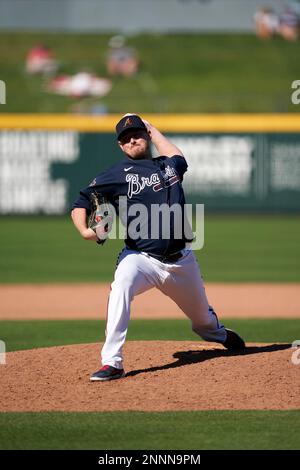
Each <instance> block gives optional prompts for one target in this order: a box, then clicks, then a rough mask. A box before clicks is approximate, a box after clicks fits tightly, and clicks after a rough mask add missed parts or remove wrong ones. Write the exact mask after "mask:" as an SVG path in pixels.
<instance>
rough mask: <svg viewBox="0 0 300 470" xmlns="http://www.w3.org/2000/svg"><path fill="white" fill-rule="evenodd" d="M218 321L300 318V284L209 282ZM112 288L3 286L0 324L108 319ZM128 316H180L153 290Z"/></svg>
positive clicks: (134, 303) (1, 288)
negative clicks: (30, 321) (109, 296)
mask: <svg viewBox="0 0 300 470" xmlns="http://www.w3.org/2000/svg"><path fill="white" fill-rule="evenodd" d="M206 291H207V295H208V299H209V301H210V302H211V304H212V305H213V306H214V308H215V310H216V312H217V313H218V315H219V316H220V317H221V318H225V317H230V318H253V317H256V318H299V315H300V284H299V283H298V284H297V283H294V284H284V283H283V284H275V283H273V284H272V283H262V284H257V283H246V284H244V283H241V284H225V283H207V285H206ZM109 292H110V284H108V283H107V284H100V283H99V284H2V285H0V298H1V303H0V320H29V319H40V320H43V319H44V320H48V319H53V320H54V319H57V320H62V319H67V318H68V319H75V318H77V319H79V318H80V319H100V318H105V317H106V308H107V299H108V295H109ZM131 317H132V318H153V319H155V318H184V314H183V313H182V311H181V310H180V308H179V307H178V306H177V305H176V304H175V303H174V302H173V301H172V300H171V299H169V298H168V297H166V296H165V295H163V294H162V293H161V292H160V291H159V290H157V289H151V290H149V291H148V292H145V293H144V294H142V295H138V296H137V297H136V298H135V299H134V301H133V303H132V311H131Z"/></svg>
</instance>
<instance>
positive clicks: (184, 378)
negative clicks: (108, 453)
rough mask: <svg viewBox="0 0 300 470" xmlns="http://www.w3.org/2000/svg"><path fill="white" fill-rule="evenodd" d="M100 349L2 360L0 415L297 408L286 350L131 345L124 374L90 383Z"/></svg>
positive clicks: (296, 379)
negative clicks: (59, 412) (11, 413)
mask: <svg viewBox="0 0 300 470" xmlns="http://www.w3.org/2000/svg"><path fill="white" fill-rule="evenodd" d="M101 346H102V345H99V344H80V345H72V346H61V347H52V348H43V349H34V350H27V351H16V352H12V353H8V354H7V358H6V359H7V361H6V362H7V363H6V365H0V390H1V400H0V411H54V410H55V411H114V410H144V411H167V410H210V409H215V410H216V409H296V408H299V407H300V394H299V388H300V374H299V367H300V366H296V365H293V364H292V362H291V355H292V351H293V350H292V349H291V348H290V345H287V344H249V347H248V349H247V351H246V352H245V353H243V354H236V353H235V354H233V353H230V352H228V351H226V350H225V349H224V348H223V347H222V346H219V345H215V344H213V343H211V344H208V343H203V342H191V341H132V342H127V343H126V345H125V350H124V352H125V359H126V364H125V365H126V371H127V375H126V377H125V378H124V379H120V380H115V381H110V382H96V383H95V382H90V381H89V376H90V373H92V372H94V371H95V370H97V369H98V368H99V362H98V360H97V359H98V357H99V352H100V347H101Z"/></svg>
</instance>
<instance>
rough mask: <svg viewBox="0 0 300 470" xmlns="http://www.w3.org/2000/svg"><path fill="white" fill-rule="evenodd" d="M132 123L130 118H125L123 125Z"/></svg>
mask: <svg viewBox="0 0 300 470" xmlns="http://www.w3.org/2000/svg"><path fill="white" fill-rule="evenodd" d="M131 125H132V120H131V119H130V118H127V119H126V121H125V123H124V125H123V127H126V126H131Z"/></svg>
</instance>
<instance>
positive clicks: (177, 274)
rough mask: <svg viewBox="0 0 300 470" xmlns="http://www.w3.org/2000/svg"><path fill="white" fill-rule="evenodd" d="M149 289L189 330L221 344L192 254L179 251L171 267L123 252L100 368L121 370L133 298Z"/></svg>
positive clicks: (222, 330) (111, 297)
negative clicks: (177, 310) (159, 295)
mask: <svg viewBox="0 0 300 470" xmlns="http://www.w3.org/2000/svg"><path fill="white" fill-rule="evenodd" d="M153 287H157V288H158V289H159V290H160V291H161V292H163V293H164V294H165V295H167V296H168V297H170V298H171V299H173V300H174V302H176V304H177V305H178V306H179V307H180V308H181V310H182V311H183V312H184V313H185V315H186V316H187V317H188V318H189V319H190V320H191V325H192V329H193V331H194V332H195V333H197V334H198V335H199V336H201V337H202V338H203V339H204V340H206V341H216V342H223V341H225V340H226V331H225V328H224V326H223V325H220V324H219V322H218V319H217V317H216V315H215V314H214V312H213V309H212V308H211V307H209V304H208V301H207V297H206V293H205V288H204V285H203V281H202V278H201V273H200V268H199V265H198V262H197V260H196V258H195V255H194V253H193V251H191V250H183V257H182V258H180V260H178V261H176V262H175V263H162V262H161V261H159V260H157V259H155V258H153V257H151V256H149V255H147V254H146V253H139V252H137V251H133V250H129V249H127V248H124V250H123V251H122V252H121V254H120V256H119V263H118V266H117V269H116V272H115V276H114V281H113V283H112V284H111V292H110V295H109V301H108V312H107V323H106V332H105V334H106V339H105V343H104V346H103V348H102V352H101V359H102V364H103V365H106V364H107V365H110V366H113V367H116V368H118V369H122V368H123V355H122V348H123V345H124V343H125V339H126V334H127V329H128V323H129V319H130V304H131V301H132V300H133V298H134V296H136V295H138V294H141V293H142V292H145V291H147V290H149V289H152V288H153Z"/></svg>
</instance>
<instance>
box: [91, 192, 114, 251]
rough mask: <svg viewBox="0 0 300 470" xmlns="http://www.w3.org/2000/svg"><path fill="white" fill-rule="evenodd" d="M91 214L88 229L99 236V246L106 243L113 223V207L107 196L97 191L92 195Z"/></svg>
mask: <svg viewBox="0 0 300 470" xmlns="http://www.w3.org/2000/svg"><path fill="white" fill-rule="evenodd" d="M90 203H91V213H90V215H89V217H88V227H89V228H91V229H92V230H94V232H95V234H96V235H97V238H98V240H97V243H98V245H103V244H104V243H105V242H106V239H107V237H108V234H109V232H110V231H111V227H112V223H113V214H112V210H111V205H110V203H109V202H108V200H107V198H106V196H104V195H103V194H101V193H97V192H96V191H94V192H92V193H91V195H90Z"/></svg>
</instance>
